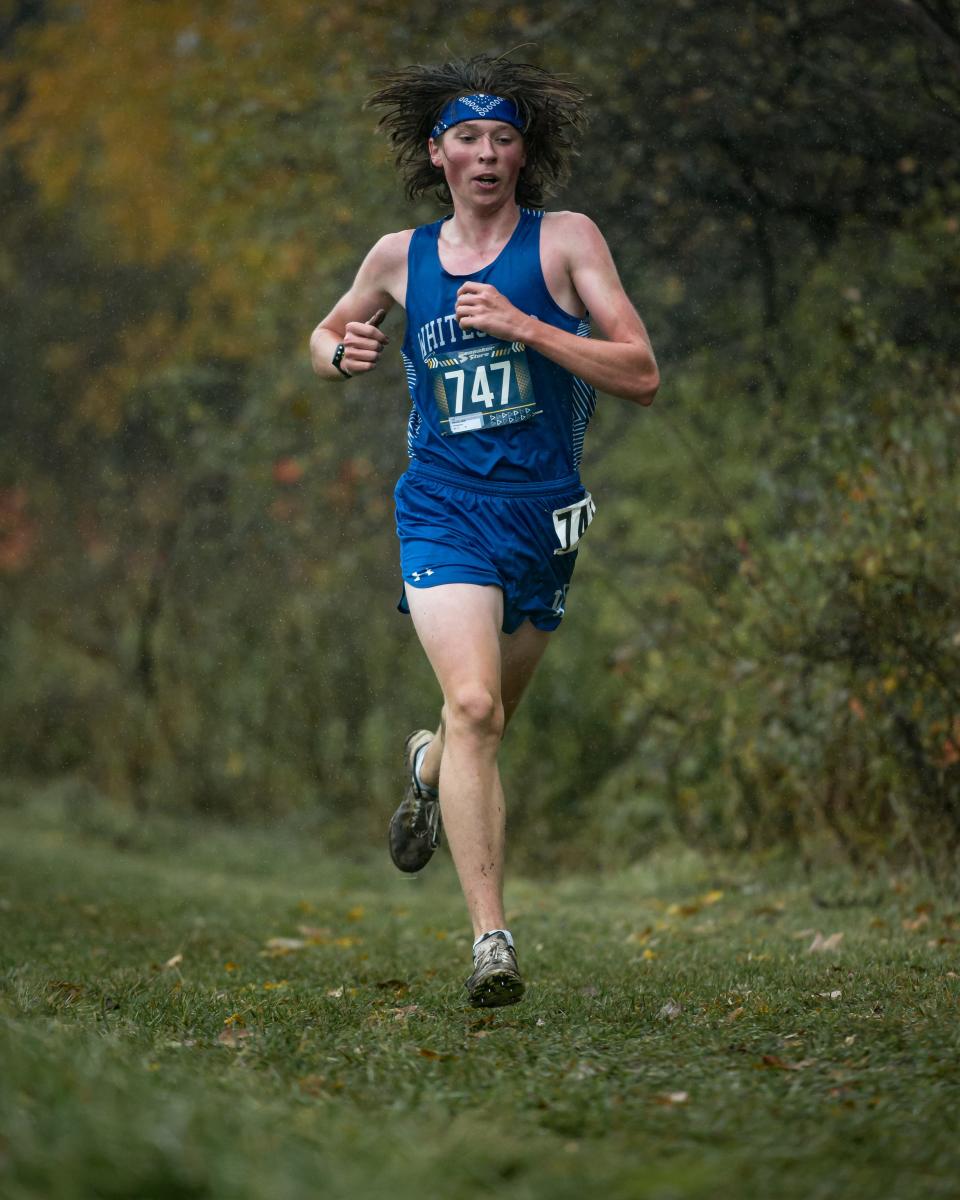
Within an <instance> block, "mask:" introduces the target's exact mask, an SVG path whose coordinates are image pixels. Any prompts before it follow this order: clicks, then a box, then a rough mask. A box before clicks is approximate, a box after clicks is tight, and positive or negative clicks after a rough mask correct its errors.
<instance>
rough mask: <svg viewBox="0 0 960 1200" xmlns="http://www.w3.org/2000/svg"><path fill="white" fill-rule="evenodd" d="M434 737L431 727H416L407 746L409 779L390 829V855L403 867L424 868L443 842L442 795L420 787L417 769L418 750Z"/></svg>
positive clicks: (405, 755)
mask: <svg viewBox="0 0 960 1200" xmlns="http://www.w3.org/2000/svg"><path fill="white" fill-rule="evenodd" d="M432 740H433V734H432V733H431V732H430V730H429V729H416V730H414V732H413V733H411V734H410V736H409V737H408V738H407V740H406V743H405V745H404V747H403V755H404V763H405V764H406V771H407V777H408V780H409V782H408V783H407V791H406V794H405V795H404V797H403V800H402V801H401V803H400V807H399V808H398V809H397V811H396V812H395V813H394V814H393V816H392V817H391V818H390V829H389V843H390V857H391V858H392V859H393V863H394V866H396V867H398V868H399V869H400V870H401V871H409V872H414V871H421V870H423V868H424V867H425V866H426V865H427V863H428V862H429V861H430V859H431V858H433V852H434V850H436V848H437V847H438V846H439V845H440V831H441V829H442V828H443V826H442V824H441V821H440V798H439V796H437V795H436V794H433V795H430V793H428V792H427V791H426V790H425V789H424V788H421V787H420V785H419V784H418V783H417V777H416V774H415V772H414V769H413V764H414V761H415V759H416V756H417V752H418V750H419V749H420V747H421V746H426V745H427V744H428V743H429V742H431V741H432Z"/></svg>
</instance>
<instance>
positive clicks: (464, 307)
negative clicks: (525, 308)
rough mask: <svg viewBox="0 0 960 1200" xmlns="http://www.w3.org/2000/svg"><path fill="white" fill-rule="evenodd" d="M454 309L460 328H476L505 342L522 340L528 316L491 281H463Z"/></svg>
mask: <svg viewBox="0 0 960 1200" xmlns="http://www.w3.org/2000/svg"><path fill="white" fill-rule="evenodd" d="M455 312H456V317H457V320H458V321H459V322H460V328H461V329H476V330H479V331H480V332H482V333H487V334H489V335H490V337H495V338H500V340H501V341H504V342H513V341H522V340H523V336H522V334H521V329H522V328H523V326H524V324H525V323H526V321H527V317H526V316H525V315H524V314H523V313H522V312H521V311H520V309H519V308H517V307H516V306H515V305H513V304H511V303H510V301H509V300H508V299H507V298H506V296H504V295H503V294H502V293H501V292H498V291H497V289H496V288H495V287H493V285H492V284H489V283H465V284H463V286H462V287H461V288H460V290H459V291H458V292H457V304H456V309H455Z"/></svg>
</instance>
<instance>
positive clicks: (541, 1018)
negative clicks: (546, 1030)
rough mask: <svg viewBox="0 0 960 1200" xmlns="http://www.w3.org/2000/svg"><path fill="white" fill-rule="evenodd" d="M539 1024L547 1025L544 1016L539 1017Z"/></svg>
mask: <svg viewBox="0 0 960 1200" xmlns="http://www.w3.org/2000/svg"><path fill="white" fill-rule="evenodd" d="M537 1024H538V1025H539V1026H541V1027H542V1026H544V1025H546V1021H545V1020H544V1019H543V1017H537Z"/></svg>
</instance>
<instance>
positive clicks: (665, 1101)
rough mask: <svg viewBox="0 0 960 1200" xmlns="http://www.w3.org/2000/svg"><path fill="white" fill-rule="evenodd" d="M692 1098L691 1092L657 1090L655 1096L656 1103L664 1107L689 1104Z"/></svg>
mask: <svg viewBox="0 0 960 1200" xmlns="http://www.w3.org/2000/svg"><path fill="white" fill-rule="evenodd" d="M689 1100H690V1093H689V1092H679V1091H678V1092H657V1094H656V1095H655V1096H654V1097H653V1102H654V1104H660V1105H662V1106H663V1107H664V1108H676V1107H677V1106H678V1105H681V1104H687V1103H688V1102H689Z"/></svg>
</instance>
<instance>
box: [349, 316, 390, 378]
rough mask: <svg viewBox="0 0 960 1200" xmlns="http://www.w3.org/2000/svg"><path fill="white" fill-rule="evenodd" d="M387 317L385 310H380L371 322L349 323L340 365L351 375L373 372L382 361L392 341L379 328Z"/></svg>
mask: <svg viewBox="0 0 960 1200" xmlns="http://www.w3.org/2000/svg"><path fill="white" fill-rule="evenodd" d="M386 315H387V313H386V310H385V309H383V308H378V309H377V311H376V312H375V313H374V314H373V316H372V317H371V318H370V320H369V321H348V322H347V328H346V331H345V332H344V335H343V358H342V359H341V362H340V365H341V366H342V367H343V368H344V370H346V371H349V372H350V374H351V375H361V374H363V372H364V371H372V370H373V369H374V367H375V366H376V365H377V363H378V362H379V361H380V355H381V354H382V353H383V348H384V346H386V345H387V344H388V343H389V341H390V339H389V338H388V337H387V335H386V334H385V333H381V332H380V330H379V329H378V328H377V326H378V325H379V324H380V322H381V321H382V320H383V318H384V317H385V316H386Z"/></svg>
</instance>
